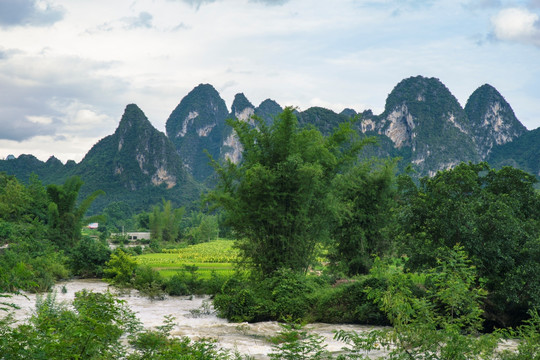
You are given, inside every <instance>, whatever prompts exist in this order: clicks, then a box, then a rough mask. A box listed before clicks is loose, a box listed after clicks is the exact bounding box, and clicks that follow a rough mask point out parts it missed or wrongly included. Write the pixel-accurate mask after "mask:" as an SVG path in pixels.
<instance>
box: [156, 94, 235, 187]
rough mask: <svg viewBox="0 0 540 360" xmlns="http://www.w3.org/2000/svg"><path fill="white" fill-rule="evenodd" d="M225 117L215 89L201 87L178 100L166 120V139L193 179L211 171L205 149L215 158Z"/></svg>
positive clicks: (219, 148)
mask: <svg viewBox="0 0 540 360" xmlns="http://www.w3.org/2000/svg"><path fill="white" fill-rule="evenodd" d="M227 116H228V111H227V106H226V105H225V101H223V99H222V98H221V97H220V96H219V93H218V92H217V91H216V89H214V88H213V87H212V85H209V84H201V85H199V86H197V87H196V88H194V89H193V90H192V91H191V92H190V93H189V94H188V95H186V96H185V97H184V98H183V99H182V101H180V104H178V106H177V107H176V109H174V111H173V112H172V113H171V115H170V116H169V119H168V120H167V123H166V126H165V128H166V130H167V136H168V137H169V139H171V141H172V142H173V143H174V145H175V146H176V149H177V152H178V154H179V155H180V157H181V158H182V161H183V164H184V167H185V168H186V169H187V170H188V171H189V172H190V173H191V174H193V176H194V177H195V179H196V180H199V181H203V180H204V179H205V178H207V177H208V176H209V175H210V174H212V172H213V169H212V167H211V166H210V165H209V159H208V156H207V155H206V154H205V150H206V151H208V152H209V153H210V155H211V156H212V157H213V158H215V159H217V158H219V156H220V152H221V146H222V143H223V131H224V129H225V126H226V124H225V119H226V118H227Z"/></svg>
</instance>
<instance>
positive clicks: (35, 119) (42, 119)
mask: <svg viewBox="0 0 540 360" xmlns="http://www.w3.org/2000/svg"><path fill="white" fill-rule="evenodd" d="M26 119H28V121H30V122H31V123H34V124H42V125H48V124H52V122H53V119H52V118H51V117H49V116H30V115H29V116H27V117H26Z"/></svg>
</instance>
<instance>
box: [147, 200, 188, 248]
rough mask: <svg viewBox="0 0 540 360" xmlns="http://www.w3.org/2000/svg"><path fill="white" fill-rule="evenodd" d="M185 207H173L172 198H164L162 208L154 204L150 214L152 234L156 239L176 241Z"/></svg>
mask: <svg viewBox="0 0 540 360" xmlns="http://www.w3.org/2000/svg"><path fill="white" fill-rule="evenodd" d="M184 213H185V208H184V207H181V208H176V209H175V208H173V206H172V203H171V201H170V200H168V201H165V200H163V202H162V205H161V208H160V206H159V205H156V206H154V208H153V209H152V213H151V214H150V236H151V238H152V239H154V240H163V241H176V240H178V237H179V235H180V224H181V222H182V217H183V216H184Z"/></svg>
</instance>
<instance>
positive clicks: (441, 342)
mask: <svg viewBox="0 0 540 360" xmlns="http://www.w3.org/2000/svg"><path fill="white" fill-rule="evenodd" d="M437 254H438V255H439V256H437V261H436V263H437V265H436V266H435V267H433V268H430V269H427V270H426V271H424V272H419V273H412V272H407V271H404V268H403V266H399V265H397V266H396V265H395V264H389V263H383V262H382V261H380V260H377V261H376V262H375V264H374V266H373V268H372V270H371V275H372V276H374V277H375V278H378V279H380V280H383V281H384V282H385V283H386V284H387V286H386V288H384V289H381V288H373V289H370V288H368V289H367V292H368V297H369V298H370V299H372V300H373V301H374V302H376V303H377V304H378V305H379V307H380V308H381V310H382V311H383V312H384V313H385V314H386V316H387V317H388V319H389V320H390V322H391V324H392V327H391V328H389V329H384V330H375V331H372V332H368V333H364V334H358V333H350V332H343V331H342V332H338V333H337V336H336V337H337V338H338V339H342V340H345V341H346V342H347V343H348V344H351V345H354V346H353V347H352V348H349V350H350V351H351V352H352V353H360V350H362V349H364V350H367V351H370V350H373V349H374V348H375V346H374V345H375V342H378V343H380V344H382V345H383V346H384V347H385V348H386V349H387V351H389V356H388V358H390V359H437V360H460V359H461V360H471V359H486V360H487V359H492V358H493V357H494V352H495V350H496V347H497V344H498V336H497V335H480V333H479V331H480V329H481V328H482V322H483V318H482V299H483V297H484V296H485V295H486V293H487V292H486V291H485V290H483V289H482V288H481V287H480V286H479V284H478V282H477V277H476V269H475V267H474V266H473V265H472V264H471V261H470V260H469V259H468V258H467V255H466V253H465V251H463V248H462V247H455V248H453V249H442V248H441V249H439V250H438V251H437ZM375 339H376V340H375ZM360 358H362V357H360Z"/></svg>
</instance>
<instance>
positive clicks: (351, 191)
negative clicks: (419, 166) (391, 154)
mask: <svg viewBox="0 0 540 360" xmlns="http://www.w3.org/2000/svg"><path fill="white" fill-rule="evenodd" d="M394 168H395V161H386V162H383V163H380V162H375V163H374V162H367V161H366V162H364V163H362V164H359V165H358V166H355V167H354V168H353V169H351V171H348V172H347V173H345V174H343V175H338V176H337V177H336V179H335V181H334V183H333V188H334V192H335V196H336V200H337V203H338V204H339V205H338V212H339V216H338V225H337V226H336V228H335V229H334V231H333V238H334V241H335V246H334V247H333V249H331V250H330V254H329V257H330V259H331V260H332V262H333V263H334V265H337V267H338V269H339V268H340V269H341V270H343V271H344V272H345V273H347V274H348V275H349V276H353V275H356V274H365V273H367V272H368V271H369V269H370V268H371V264H372V262H373V255H377V256H383V255H385V254H386V253H388V252H389V251H390V249H391V247H392V241H391V240H390V238H391V237H390V234H389V231H388V229H387V227H388V226H389V224H390V223H391V219H392V208H393V206H394V202H395V200H394V196H395V193H396V188H395V185H394Z"/></svg>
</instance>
